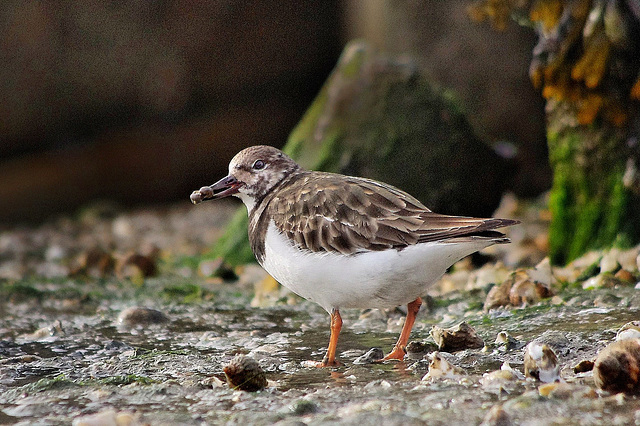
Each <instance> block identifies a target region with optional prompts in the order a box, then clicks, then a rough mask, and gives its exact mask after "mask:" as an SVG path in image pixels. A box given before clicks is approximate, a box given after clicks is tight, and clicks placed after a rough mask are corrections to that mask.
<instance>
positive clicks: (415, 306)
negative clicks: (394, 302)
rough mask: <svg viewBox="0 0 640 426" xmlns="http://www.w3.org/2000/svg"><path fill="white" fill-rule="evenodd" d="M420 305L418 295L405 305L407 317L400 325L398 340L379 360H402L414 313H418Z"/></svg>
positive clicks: (414, 320)
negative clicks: (387, 353)
mask: <svg viewBox="0 0 640 426" xmlns="http://www.w3.org/2000/svg"><path fill="white" fill-rule="evenodd" d="M420 305H422V299H421V298H419V297H418V298H417V299H416V300H414V301H413V302H411V303H409V304H408V305H407V319H405V320H404V325H403V326H402V332H401V333H400V337H399V338H398V342H397V343H396V345H395V346H394V347H393V350H392V351H391V352H390V353H389V355H387V356H385V357H384V358H382V359H381V361H386V360H388V359H399V360H401V361H402V360H403V359H404V355H405V354H406V353H407V350H406V347H407V343H409V335H410V334H411V329H412V328H413V323H415V322H416V315H418V311H419V310H420Z"/></svg>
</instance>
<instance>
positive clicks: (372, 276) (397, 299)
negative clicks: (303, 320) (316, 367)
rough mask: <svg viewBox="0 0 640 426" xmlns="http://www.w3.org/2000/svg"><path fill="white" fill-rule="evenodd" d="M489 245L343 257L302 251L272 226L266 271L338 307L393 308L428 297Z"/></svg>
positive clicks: (478, 243) (315, 299)
mask: <svg viewBox="0 0 640 426" xmlns="http://www.w3.org/2000/svg"><path fill="white" fill-rule="evenodd" d="M491 244H492V243H491V242H490V241H474V242H466V243H437V242H433V243H423V244H417V245H414V246H409V247H407V248H405V249H403V250H395V249H390V250H384V251H374V252H364V253H358V254H354V255H350V256H345V255H342V254H339V253H327V252H315V253H314V252H309V251H306V250H300V249H299V248H297V247H296V246H294V245H293V244H292V243H291V242H290V241H289V240H288V239H287V238H286V237H285V236H284V235H282V234H281V233H280V232H279V231H278V230H277V228H276V227H275V226H274V225H273V223H270V224H269V228H268V229H267V235H266V240H265V257H264V260H263V262H262V266H263V267H264V269H266V270H267V272H269V274H271V275H272V276H273V277H274V278H275V279H276V280H277V281H278V282H280V283H281V284H282V285H284V286H285V287H287V288H288V289H289V290H291V291H293V292H294V293H296V294H298V295H300V296H302V297H304V298H305V299H308V300H311V301H313V302H316V303H318V304H319V305H320V306H322V307H323V308H324V309H325V310H327V311H328V312H331V310H332V309H334V308H337V309H339V308H391V307H395V306H398V305H402V304H405V303H409V302H411V301H412V300H414V299H415V298H416V297H420V296H423V295H425V294H426V291H427V289H428V288H429V286H430V285H432V284H433V283H434V282H435V281H437V280H438V279H439V278H440V277H441V276H442V275H443V274H444V273H445V272H446V270H447V268H449V266H451V265H452V264H453V263H455V262H456V261H458V260H459V259H461V258H463V257H465V256H467V255H469V254H471V253H473V252H475V251H477V250H480V249H482V248H484V247H486V246H489V245H491Z"/></svg>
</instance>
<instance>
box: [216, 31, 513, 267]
mask: <svg viewBox="0 0 640 426" xmlns="http://www.w3.org/2000/svg"><path fill="white" fill-rule="evenodd" d="M283 149H284V151H285V152H286V153H287V154H289V155H290V156H291V157H292V158H294V159H295V160H296V161H298V162H299V163H300V164H301V165H302V166H303V167H305V168H307V169H312V170H324V171H331V172H337V173H344V174H349V175H356V176H364V177H369V178H373V179H377V180H380V181H383V182H387V183H390V184H392V185H395V186H397V187H399V188H401V189H403V190H405V191H407V192H409V193H410V194H412V195H414V196H415V197H417V198H418V199H420V200H421V201H422V202H424V203H425V205H426V206H428V207H429V208H431V209H432V210H434V211H438V212H440V213H448V214H458V215H471V216H489V215H491V213H492V212H493V210H494V209H495V208H496V207H497V205H498V203H499V201H500V197H501V194H502V192H503V190H504V189H505V186H506V182H507V180H508V175H509V170H510V168H509V165H508V164H507V163H508V161H507V160H505V159H503V158H502V157H500V156H499V155H497V154H496V153H495V151H494V150H493V149H492V148H491V147H490V146H488V145H487V144H485V143H484V142H482V141H481V140H480V139H479V138H478V137H477V136H476V135H475V134H474V133H473V129H472V128H471V126H470V124H469V123H468V121H467V120H466V118H465V116H464V114H463V113H462V111H461V109H460V107H459V105H458V104H457V103H456V101H455V100H454V98H453V96H452V95H451V94H450V93H449V92H447V91H445V90H442V89H440V88H438V87H436V86H435V85H434V84H433V83H431V82H430V81H429V80H428V79H426V78H425V77H424V76H422V75H421V74H420V73H419V71H418V69H417V67H416V65H415V64H414V63H413V62H412V61H410V60H408V59H402V58H389V57H386V56H384V55H381V54H379V53H377V52H375V51H374V50H373V49H372V48H370V47H369V46H368V45H367V44H366V43H363V42H359V41H355V42H352V43H350V44H349V45H348V46H347V47H346V48H345V50H344V52H343V54H342V56H341V58H340V60H339V62H338V64H337V65H336V67H335V69H334V70H333V72H332V73H331V75H330V76H329V78H328V80H327V82H326V83H325V85H324V86H323V88H322V90H321V91H320V93H319V94H318V96H317V97H316V99H315V100H314V102H313V103H312V104H311V106H310V107H309V109H308V110H307V112H306V113H305V115H304V117H303V118H302V120H301V121H300V123H299V124H298V125H297V126H296V128H295V129H294V130H293V132H292V133H291V135H290V136H289V139H288V141H287V143H286V145H285V147H284V148H283ZM212 255H213V256H214V257H219V256H222V257H224V258H225V259H226V260H227V261H228V262H229V263H231V264H239V263H245V262H248V261H252V260H253V256H252V254H251V251H250V249H249V244H248V239H247V213H246V210H245V209H244V207H243V208H242V209H241V211H239V212H238V213H237V214H236V216H235V217H234V218H233V219H232V221H231V223H230V224H229V226H228V228H227V232H226V233H225V235H224V236H223V237H222V238H221V239H220V241H219V242H218V243H217V244H216V245H215V247H214V248H213V251H212Z"/></svg>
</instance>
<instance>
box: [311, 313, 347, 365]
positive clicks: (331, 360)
mask: <svg viewBox="0 0 640 426" xmlns="http://www.w3.org/2000/svg"><path fill="white" fill-rule="evenodd" d="M341 329H342V317H340V311H338V310H337V309H334V310H333V311H332V312H331V337H330V338H329V347H328V348H327V354H326V355H325V356H324V359H323V360H322V362H321V363H319V364H318V365H317V366H318V367H334V366H337V365H340V363H339V362H338V361H336V348H337V347H338V336H340V330H341Z"/></svg>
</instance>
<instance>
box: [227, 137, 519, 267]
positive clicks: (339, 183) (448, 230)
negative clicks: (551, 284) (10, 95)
mask: <svg viewBox="0 0 640 426" xmlns="http://www.w3.org/2000/svg"><path fill="white" fill-rule="evenodd" d="M254 148H255V147H254ZM269 148H270V147H264V151H266V152H264V153H262V152H260V150H256V151H255V152H253V153H252V154H254V155H253V156H252V157H251V158H252V161H255V158H257V157H256V155H257V156H258V157H260V158H262V157H265V158H267V157H273V154H271V153H269V151H271V150H274V149H275V148H270V149H269ZM278 152H279V151H278ZM278 161H280V162H281V163H283V164H281V165H280V167H285V168H286V169H287V170H290V172H289V173H288V174H287V175H286V176H283V177H282V176H281V175H278V177H279V178H280V179H279V180H272V181H271V183H272V186H271V188H269V190H268V191H267V192H266V194H264V195H263V196H262V197H261V198H260V200H259V202H258V203H257V204H256V205H255V206H254V208H253V209H252V210H251V211H250V212H249V214H250V229H249V236H250V239H251V247H252V249H253V252H254V254H255V255H256V258H257V259H258V261H260V262H261V261H262V258H263V256H264V235H265V233H266V229H267V227H268V225H269V221H273V223H274V224H275V226H276V228H277V229H278V230H279V231H280V232H282V233H284V234H285V235H286V236H287V237H288V238H290V239H291V240H292V241H294V242H295V244H296V246H297V247H298V248H300V249H301V250H308V251H311V252H323V251H324V252H338V253H342V254H345V255H353V254H356V253H361V252H365V251H379V250H386V249H391V248H393V249H397V250H401V249H403V248H405V247H407V246H409V245H413V244H419V243H424V242H431V241H447V240H450V239H453V238H456V239H459V238H461V237H468V238H472V237H484V238H492V239H495V242H496V243H501V242H508V239H506V237H504V235H503V234H501V233H499V232H496V231H492V230H493V229H495V228H500V227H503V226H508V225H511V224H513V223H516V222H515V221H512V220H507V219H477V218H470V217H460V216H447V215H442V214H438V213H434V212H432V211H430V210H429V209H428V208H427V207H425V206H424V205H423V204H422V203H421V202H420V201H418V200H417V199H416V198H414V197H412V196H411V195H409V194H407V193H406V192H404V191H401V190H400V189H398V188H395V187H393V186H391V185H387V184H383V183H380V182H376V181H373V180H369V179H364V178H357V177H350V176H343V175H338V174H333V173H324V172H315V171H307V170H304V169H302V168H300V167H299V166H298V165H297V164H296V163H295V162H293V160H291V159H290V158H289V157H285V158H284V159H283V158H282V157H278ZM287 162H290V163H287ZM232 163H233V162H232ZM261 195H262V194H261Z"/></svg>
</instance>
